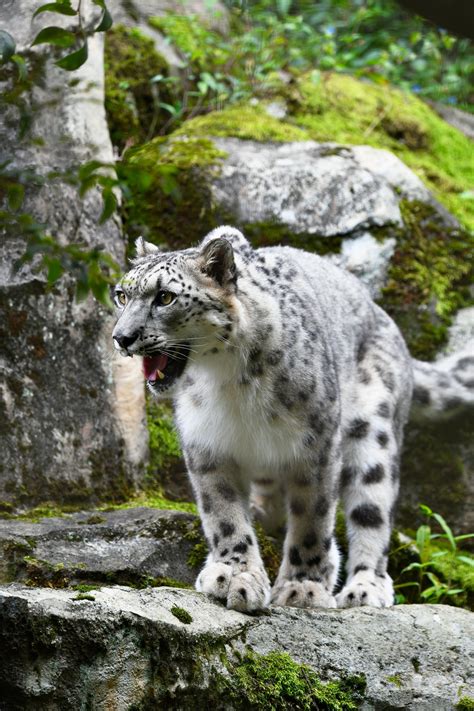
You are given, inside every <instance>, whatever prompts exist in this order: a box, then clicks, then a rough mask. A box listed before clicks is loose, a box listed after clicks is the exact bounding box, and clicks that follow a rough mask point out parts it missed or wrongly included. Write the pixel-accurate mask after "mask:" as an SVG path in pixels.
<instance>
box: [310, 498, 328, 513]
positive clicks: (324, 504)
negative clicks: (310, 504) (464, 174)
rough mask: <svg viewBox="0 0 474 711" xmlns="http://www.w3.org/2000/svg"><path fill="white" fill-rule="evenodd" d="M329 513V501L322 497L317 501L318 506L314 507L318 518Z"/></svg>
mask: <svg viewBox="0 0 474 711" xmlns="http://www.w3.org/2000/svg"><path fill="white" fill-rule="evenodd" d="M328 511H329V501H328V500H327V498H326V497H325V496H321V498H320V499H318V500H317V501H316V506H315V507H314V513H315V514H316V516H321V517H322V516H326V514H327V512H328Z"/></svg>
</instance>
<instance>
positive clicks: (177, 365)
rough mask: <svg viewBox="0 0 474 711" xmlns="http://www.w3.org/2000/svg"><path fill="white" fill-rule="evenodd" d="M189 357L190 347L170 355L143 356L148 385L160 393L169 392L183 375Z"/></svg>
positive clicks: (174, 349)
mask: <svg viewBox="0 0 474 711" xmlns="http://www.w3.org/2000/svg"><path fill="white" fill-rule="evenodd" d="M188 356H189V346H186V345H184V346H180V347H179V348H173V350H172V351H168V353H156V354H153V355H149V356H143V372H144V374H145V378H146V381H147V383H148V385H149V386H150V387H151V388H153V389H154V390H157V391H159V392H160V391H163V390H167V389H168V388H169V387H170V386H171V385H173V383H175V382H176V380H178V378H179V377H180V376H181V375H182V374H183V371H184V369H185V367H186V363H187V362H188Z"/></svg>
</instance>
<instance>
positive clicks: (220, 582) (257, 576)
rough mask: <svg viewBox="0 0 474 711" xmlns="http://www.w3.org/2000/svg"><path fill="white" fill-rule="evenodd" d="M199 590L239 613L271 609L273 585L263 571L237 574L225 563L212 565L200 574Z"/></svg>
mask: <svg viewBox="0 0 474 711" xmlns="http://www.w3.org/2000/svg"><path fill="white" fill-rule="evenodd" d="M196 590H199V591H200V592H204V593H207V594H208V595H212V596H213V597H217V598H219V599H220V600H225V601H226V603H227V607H228V608H229V609H231V610H239V611H240V612H256V611H257V610H262V609H264V608H265V607H267V606H268V603H269V601H270V583H269V580H268V576H267V574H266V572H265V570H264V569H263V568H259V567H255V568H249V569H248V570H246V571H245V572H240V571H238V570H234V569H233V568H232V566H231V565H227V564H226V563H209V564H208V565H206V566H205V567H204V568H203V569H202V570H201V572H200V573H199V576H198V579H197V580H196Z"/></svg>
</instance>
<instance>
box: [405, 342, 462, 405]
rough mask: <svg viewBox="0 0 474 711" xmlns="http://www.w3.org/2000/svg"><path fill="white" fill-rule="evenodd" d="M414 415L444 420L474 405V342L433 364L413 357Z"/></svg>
mask: <svg viewBox="0 0 474 711" xmlns="http://www.w3.org/2000/svg"><path fill="white" fill-rule="evenodd" d="M413 371H414V380H415V383H414V390H413V405H412V415H413V416H414V417H415V418H417V419H418V418H419V417H420V418H426V417H428V418H430V419H443V418H447V417H452V416H454V415H457V414H459V413H460V412H462V411H463V410H466V409H470V408H473V407H474V343H473V344H472V345H471V346H470V347H468V348H466V349H463V350H462V351H459V352H457V353H454V354H453V355H450V356H447V357H446V358H442V359H441V360H438V361H436V362H435V363H423V362H422V361H420V360H413Z"/></svg>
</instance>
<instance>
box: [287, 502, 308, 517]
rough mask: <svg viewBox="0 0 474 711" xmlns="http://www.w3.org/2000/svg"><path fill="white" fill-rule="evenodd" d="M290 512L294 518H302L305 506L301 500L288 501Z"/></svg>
mask: <svg viewBox="0 0 474 711" xmlns="http://www.w3.org/2000/svg"><path fill="white" fill-rule="evenodd" d="M290 511H291V513H292V514H293V515H294V516H302V515H303V514H304V513H305V511H306V504H305V502H304V501H301V499H292V500H291V501H290Z"/></svg>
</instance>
